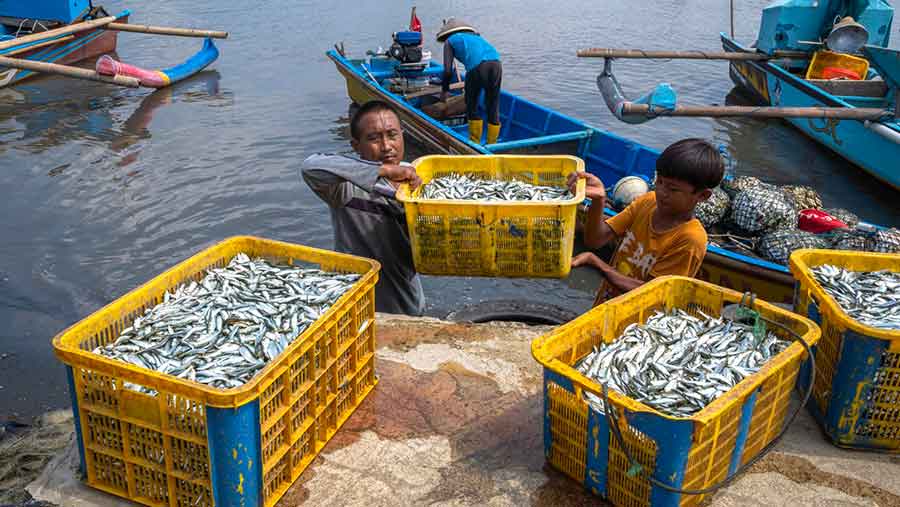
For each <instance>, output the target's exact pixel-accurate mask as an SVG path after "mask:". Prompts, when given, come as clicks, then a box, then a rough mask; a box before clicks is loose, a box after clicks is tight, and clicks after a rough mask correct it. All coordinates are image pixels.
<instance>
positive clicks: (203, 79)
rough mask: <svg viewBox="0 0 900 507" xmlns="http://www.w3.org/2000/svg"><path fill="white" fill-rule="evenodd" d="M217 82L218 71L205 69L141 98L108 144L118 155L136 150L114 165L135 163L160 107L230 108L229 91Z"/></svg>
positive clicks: (149, 135) (148, 136)
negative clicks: (197, 104)
mask: <svg viewBox="0 0 900 507" xmlns="http://www.w3.org/2000/svg"><path fill="white" fill-rule="evenodd" d="M220 79H221V76H220V75H219V72H218V71H215V70H207V71H203V72H200V73H198V74H197V75H195V76H193V77H191V78H190V79H187V80H185V81H181V82H178V83H175V84H174V85H172V86H168V87H166V88H160V89H159V90H156V91H154V92H153V93H151V94H150V95H147V96H146V97H144V99H143V100H142V101H141V103H140V104H139V105H138V107H137V109H135V110H134V112H133V113H131V116H129V117H128V118H127V119H126V120H125V121H124V122H123V123H122V127H121V129H119V132H118V133H117V134H116V135H115V136H114V137H113V138H112V139H111V140H110V142H109V148H110V150H112V151H113V152H115V153H119V154H121V153H122V152H124V151H126V150H128V149H129V148H131V147H132V146H135V145H137V148H135V149H132V150H130V151H128V153H125V154H124V155H123V156H122V158H121V159H120V160H119V161H118V162H117V166H119V167H125V166H127V165H129V164H131V163H133V162H134V161H135V160H137V158H138V156H139V155H140V153H141V147H142V146H143V144H145V143H143V141H147V140H149V139H150V137H151V134H150V130H149V126H150V122H151V121H153V115H154V114H155V113H156V112H157V111H158V110H159V109H160V108H161V107H163V106H169V105H172V104H174V103H176V102H186V103H192V102H209V103H211V104H215V105H217V106H228V105H231V103H232V102H233V100H234V98H233V96H232V94H231V92H222V91H221V90H220V89H219V80H220Z"/></svg>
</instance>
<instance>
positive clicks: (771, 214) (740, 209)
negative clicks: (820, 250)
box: [731, 186, 798, 233]
mask: <svg viewBox="0 0 900 507" xmlns="http://www.w3.org/2000/svg"><path fill="white" fill-rule="evenodd" d="M731 220H732V222H734V224H735V225H737V226H738V227H739V228H740V229H741V230H744V231H747V232H750V233H763V232H768V231H773V230H779V229H796V228H797V220H798V218H797V208H795V207H794V204H793V202H791V201H789V200H788V199H786V198H785V196H784V194H783V193H781V192H779V191H778V190H776V189H774V188H772V187H765V186H760V187H751V188H748V189H746V190H744V191H742V192H740V193H738V195H737V197H735V198H734V202H732V203H731Z"/></svg>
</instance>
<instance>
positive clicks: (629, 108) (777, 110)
mask: <svg viewBox="0 0 900 507" xmlns="http://www.w3.org/2000/svg"><path fill="white" fill-rule="evenodd" d="M622 114H626V115H648V114H650V106H649V105H648V104H635V103H634V102H626V103H624V104H623V106H622ZM889 114H890V113H889V112H888V111H885V110H884V109H877V108H865V107H762V106H760V107H755V106H675V109H674V110H673V111H659V110H657V111H656V112H655V113H654V114H653V116H660V117H662V116H691V117H708V118H723V117H744V118H826V119H827V118H835V119H841V120H873V121H875V120H880V119H882V118H884V117H885V116H887V115H889Z"/></svg>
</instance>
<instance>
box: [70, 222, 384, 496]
mask: <svg viewBox="0 0 900 507" xmlns="http://www.w3.org/2000/svg"><path fill="white" fill-rule="evenodd" d="M240 252H244V253H246V254H247V255H249V256H251V257H263V258H265V259H267V260H269V261H272V262H277V263H282V264H295V263H303V264H314V265H318V267H320V268H321V269H323V270H326V271H339V272H347V273H360V274H362V278H361V279H360V280H359V281H358V282H357V283H356V284H355V285H354V286H353V287H352V288H351V289H350V290H349V291H348V292H347V293H346V294H344V295H343V296H342V297H341V298H340V299H339V300H338V301H337V302H336V303H335V304H334V305H333V306H332V307H331V308H330V309H329V310H328V311H327V312H326V313H325V314H324V315H323V316H322V317H321V318H319V320H317V321H316V322H315V323H313V324H312V325H311V326H310V327H309V328H308V329H307V330H306V331H304V332H303V334H301V335H300V336H299V337H298V338H297V339H295V340H294V342H293V343H291V345H290V346H289V347H288V348H287V349H286V350H285V351H284V352H283V353H282V354H281V355H280V356H279V357H278V358H276V359H275V360H273V361H272V362H270V363H269V364H268V365H267V366H266V368H265V369H264V370H262V371H261V372H260V373H259V374H258V375H257V376H256V377H254V378H253V379H252V380H251V381H250V382H248V383H246V384H245V385H243V386H241V387H238V388H234V389H227V390H220V389H216V388H213V387H210V386H207V385H204V384H199V383H195V382H191V381H188V380H184V379H180V378H176V377H173V376H169V375H165V374H161V373H157V372H154V371H151V370H147V369H144V368H141V367H138V366H134V365H130V364H126V363H122V362H119V361H115V360H112V359H109V358H106V357H102V356H99V355H96V354H94V353H93V352H91V351H92V350H93V349H94V348H96V347H97V346H100V345H105V344H107V343H110V342H111V341H113V340H115V339H116V338H117V337H118V336H119V334H120V333H121V331H122V329H124V328H126V327H128V326H130V325H131V323H132V321H133V320H134V319H135V317H138V316H139V315H141V314H142V313H143V312H144V311H145V310H146V309H147V308H150V307H152V306H154V305H156V304H158V303H160V302H161V301H162V298H163V295H164V294H165V292H166V291H168V290H172V289H174V288H175V287H177V286H178V285H180V284H182V283H185V282H188V281H189V280H200V279H201V278H203V276H204V274H205V272H206V270H208V269H210V268H216V267H223V266H225V265H227V264H228V262H229V261H230V260H231V259H232V258H233V257H234V256H235V255H237V254H238V253H240ZM379 268H380V265H379V264H378V263H377V262H375V261H372V260H369V259H364V258H361V257H354V256H351V255H345V254H339V253H334V252H329V251H326V250H319V249H315V248H309V247H305V246H300V245H293V244H289V243H282V242H278V241H271V240H266V239H261V238H254V237H249V236H241V237H233V238H229V239H227V240H225V241H223V242H222V243H219V244H217V245H214V246H212V247H210V248H208V249H206V250H204V251H202V252H200V253H198V254H196V255H194V256H193V257H191V258H189V259H187V260H185V261H183V262H181V263H179V264H178V265H176V266H175V267H173V268H171V269H169V270H168V271H166V272H164V273H162V274H161V275H159V276H157V277H155V278H153V279H152V280H150V281H149V282H147V283H146V284H144V285H142V286H141V287H139V288H137V289H135V290H133V291H131V292H129V293H128V294H126V295H124V296H122V297H121V298H119V299H117V300H116V301H114V302H113V303H111V304H109V305H107V306H105V307H104V308H102V309H100V310H98V311H97V312H95V313H94V314H93V315H91V316H89V317H87V318H85V319H84V320H82V321H81V322H78V323H77V324H75V325H73V326H72V327H70V328H68V329H66V330H65V331H63V332H62V333H61V334H59V335H58V336H56V337H55V338H54V339H53V347H54V350H55V353H56V356H57V357H58V358H59V359H60V360H61V361H62V362H63V363H65V364H66V367H67V368H66V369H67V372H68V378H69V388H70V392H71V396H72V408H73V412H74V415H75V426H76V435H77V436H78V445H79V450H80V452H81V467H82V471H83V472H84V473H85V474H86V476H87V483H88V484H89V485H90V486H93V487H94V488H97V489H100V490H103V491H106V492H108V493H112V494H114V495H118V496H121V497H125V498H128V499H130V500H133V501H135V502H139V503H142V504H145V505H150V506H154V507H163V506H169V507H184V506H192V507H194V506H211V505H246V506H265V507H269V506H271V505H274V504H275V502H276V501H278V499H279V498H280V497H281V496H282V495H283V494H284V492H285V491H286V490H287V488H288V487H289V486H290V485H291V484H292V483H293V481H294V480H296V479H297V477H299V475H300V474H301V472H303V470H304V469H305V468H306V467H307V466H308V465H309V464H310V462H311V461H312V460H313V459H314V458H315V456H316V455H317V454H318V453H319V452H320V451H321V450H322V448H323V447H324V446H325V443H326V442H327V441H328V440H329V439H330V438H331V437H332V436H333V435H334V433H335V432H336V431H337V429H338V428H339V427H340V426H341V425H342V424H343V423H344V421H346V420H347V418H348V417H350V415H351V414H352V413H353V411H354V410H355V409H356V407H358V406H359V404H360V403H362V401H363V399H364V398H365V397H366V396H367V395H368V394H369V392H371V390H372V388H374V387H375V384H376V382H377V380H376V378H375V375H374V360H375V355H374V352H375V321H374V319H375V290H374V288H375V282H376V281H377V279H378V269H379ZM126 382H130V383H134V384H137V385H140V386H144V387H148V388H151V389H153V390H155V391H156V392H157V394H156V395H148V394H144V393H140V392H137V391H136V390H133V389H130V388H128V387H125V383H126Z"/></svg>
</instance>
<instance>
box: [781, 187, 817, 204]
mask: <svg viewBox="0 0 900 507" xmlns="http://www.w3.org/2000/svg"><path fill="white" fill-rule="evenodd" d="M781 191H782V192H784V194H785V195H787V196H789V197H790V198H791V199H793V200H794V203H795V204H796V205H797V209H821V208H822V197H821V196H819V193H818V192H816V191H815V190H813V189H812V188H810V187H805V186H802V185H787V186H784V187H781Z"/></svg>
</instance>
